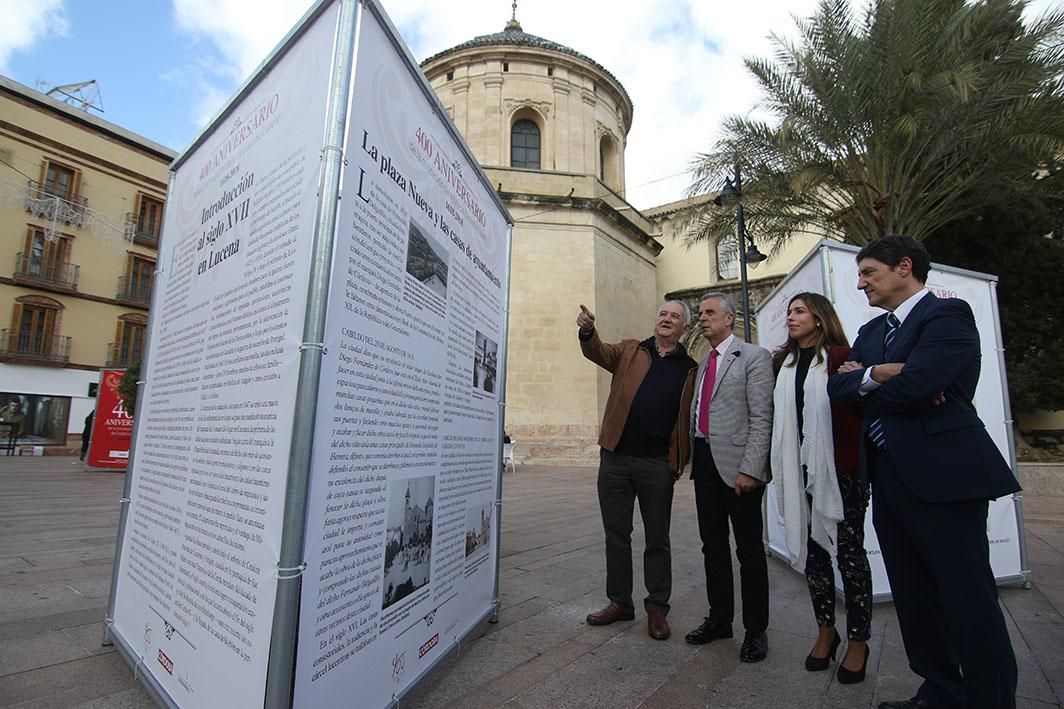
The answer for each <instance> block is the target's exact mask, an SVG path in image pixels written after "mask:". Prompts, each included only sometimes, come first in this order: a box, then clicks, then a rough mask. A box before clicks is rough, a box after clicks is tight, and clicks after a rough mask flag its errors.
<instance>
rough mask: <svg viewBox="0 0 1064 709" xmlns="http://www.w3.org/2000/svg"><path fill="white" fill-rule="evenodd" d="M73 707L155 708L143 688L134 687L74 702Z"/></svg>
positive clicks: (82, 708) (100, 708)
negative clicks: (86, 700)
mask: <svg viewBox="0 0 1064 709" xmlns="http://www.w3.org/2000/svg"><path fill="white" fill-rule="evenodd" d="M75 707H76V709H155V702H154V701H152V699H151V698H150V697H149V696H148V694H147V693H146V692H145V691H144V690H142V689H140V688H139V687H134V688H133V689H127V690H125V691H123V692H115V693H114V694H108V695H106V696H103V697H100V698H98V699H93V700H91V701H88V702H83V703H81V704H76V705H75Z"/></svg>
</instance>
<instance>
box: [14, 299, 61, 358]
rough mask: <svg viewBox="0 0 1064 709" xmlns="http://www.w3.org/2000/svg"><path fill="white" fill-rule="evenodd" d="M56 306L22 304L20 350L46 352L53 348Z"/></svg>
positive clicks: (19, 322) (32, 352)
mask: <svg viewBox="0 0 1064 709" xmlns="http://www.w3.org/2000/svg"><path fill="white" fill-rule="evenodd" d="M55 314H56V309H55V308H48V307H42V306H40V305H30V304H23V305H22V314H21V316H20V317H19V321H18V351H19V352H26V353H30V354H44V353H46V352H48V351H49V350H51V344H52V335H53V334H55Z"/></svg>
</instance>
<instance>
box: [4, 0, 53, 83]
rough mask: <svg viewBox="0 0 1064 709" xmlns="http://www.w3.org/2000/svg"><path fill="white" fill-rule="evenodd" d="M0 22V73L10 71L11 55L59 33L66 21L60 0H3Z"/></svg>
mask: <svg viewBox="0 0 1064 709" xmlns="http://www.w3.org/2000/svg"><path fill="white" fill-rule="evenodd" d="M0 13H2V14H3V18H4V19H3V22H0V73H4V74H7V73H9V72H10V69H9V66H8V62H9V61H10V60H11V55H12V54H14V53H15V52H18V51H23V50H26V49H29V48H30V47H32V46H33V45H34V44H35V43H36V42H38V41H40V40H42V39H45V38H48V37H63V36H65V35H66V34H67V31H68V29H69V23H68V22H67V19H66V14H65V12H64V8H63V0H4V2H3V7H2V10H0Z"/></svg>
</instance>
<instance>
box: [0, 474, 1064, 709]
mask: <svg viewBox="0 0 1064 709" xmlns="http://www.w3.org/2000/svg"><path fill="white" fill-rule="evenodd" d="M122 482H123V476H122V475H121V474H115V473H86V472H84V469H83V466H82V465H81V464H80V463H78V462H77V460H74V459H71V458H53V457H46V458H19V457H13V458H8V457H0V706H18V707H73V706H78V707H93V708H96V707H100V708H102V707H112V708H125V707H150V706H152V702H151V700H150V698H149V697H148V695H147V694H146V693H145V692H144V691H143V690H142V689H141V688H140V687H139V686H138V685H137V682H136V679H135V678H134V675H133V671H132V670H131V669H130V668H129V667H128V666H127V665H126V663H125V662H124V661H123V660H122V659H121V657H119V655H118V654H117V653H116V652H115V651H114V649H113V648H111V647H103V646H101V639H102V619H103V616H104V613H105V609H106V605H107V596H108V592H109V589H110V576H111V567H112V561H113V553H114V541H115V532H116V529H117V522H118V498H119V497H120V495H121V491H122ZM503 500H504V502H503V516H502V532H501V539H502V566H501V574H500V584H501V600H502V610H501V613H500V618H499V622H498V623H497V624H493V625H492V624H485V625H484V626H483V627H481V628H479V629H478V630H477V631H475V632H474V633H473V634H472V635H471V636H470V637H469V638H468V639H467V640H466V642H465V643H463V645H462V647H461V648H459V649H458V651H456V652H454V653H453V654H452V655H451V656H450V657H449V658H448V659H447V660H446V661H444V662H443V663H441V665H440V666H439V667H438V668H437V669H436V670H435V671H434V672H433V673H432V674H430V675H429V676H428V677H427V678H425V680H424V681H423V682H422V683H421V684H420V685H419V686H418V687H416V688H415V689H414V691H413V692H411V693H410V694H409V695H408V696H407V697H405V698H404V701H403V702H402V703H401V705H400V706H401V707H403V708H404V709H405V708H406V707H424V708H428V707H461V708H463V709H466V708H473V707H485V708H487V707H503V706H505V707H510V708H514V709H517V708H529V709H531V708H533V707H542V708H544V709H546V708H548V707H549V708H552V709H553V708H558V707H609V708H610V709H624V708H626V707H667V708H669V709H682V708H685V707H762V708H764V707H831V708H834V707H839V708H842V707H870V706H871V707H874V706H875V705H876V704H877V703H878V702H880V701H882V700H884V699H898V698H905V697H908V696H911V695H912V694H913V692H914V691H915V689H916V687H917V679H916V677H915V676H914V675H913V674H912V673H911V672H910V671H909V669H908V666H907V663H906V661H905V654H904V650H903V648H902V644H901V637H900V635H899V633H898V626H897V621H896V618H895V615H894V611H893V608H892V606H891V605H890V604H889V603H886V604H880V605H877V606H876V608H875V611H874V614H873V622H872V640H871V659H870V662H869V666H868V677H867V679H866V680H865V682H863V683H861V684H857V685H850V686H843V685H840V684H838V682H837V681H836V680H835V678H834V668H835V665H832V671H831V672H820V673H809V672H806V671H805V669H804V667H803V660H804V658H805V655H806V653H808V652H809V649H810V648H811V646H812V641H813V637H814V635H815V632H816V627H815V623H814V621H813V619H812V612H811V609H810V604H809V598H808V595H807V591H806V588H805V581H804V578H803V577H801V576H799V575H798V574H796V573H794V572H793V571H792V570H791V569H790V568H789V567H788V566H786V565H785V564H784V563H782V562H780V561H779V560H777V559H770V560H769V576H770V585H771V591H772V598H771V612H772V620H771V624H770V626H769V630H768V635H769V656H768V659H766V660H765V661H764V662H761V663H759V664H752V665H751V664H743V663H741V662H739V658H738V653H739V645H740V643H741V640H742V633H741V628H740V627H739V624H737V626H736V631H737V632H736V637H735V638H734V639H733V640H720V641H716V642H714V643H711V644H710V645H706V646H703V647H693V646H690V645H686V644H685V643H684V641H683V636H684V634H685V633H686V632H687V631H688V630H690V629H692V628H694V627H695V626H697V625H698V624H699V623H700V622H701V621H702V616H703V615H704V614H705V613H706V600H705V587H704V581H703V576H702V574H703V572H702V558H701V553H700V551H699V542H698V539H697V530H696V523H695V512H694V493H693V490H692V487H691V483H690V481H689V480H683V481H681V482H679V483H678V484H677V487H676V497H675V503H674V509H673V521H672V544H673V607H672V612H671V613H670V615H669V622H670V624H671V625H672V628H673V637H672V638H671V639H670V640H668V641H665V642H659V641H655V640H652V639H650V638H649V637H648V636H647V633H646V618H645V616H644V615H643V613H641V612H638V613H637V616H636V619H635V620H634V621H631V622H622V623H616V624H614V625H611V626H607V627H591V626H588V625H586V624H585V623H584V616H585V615H586V614H587V613H588V611H590V610H595V609H598V608H599V607H601V606H602V605H604V604H605V602H606V599H605V595H604V578H603V574H604V554H603V534H602V529H601V525H600V522H599V515H598V504H597V501H596V496H595V471H594V469H592V468H561V467H532V466H520V467H519V468H518V472H517V474H510V473H507V475H506V476H505V479H504V485H503ZM1024 508H1025V517H1026V521H1025V527H1026V532H1027V543H1028V548H1029V555H1030V567H1031V570H1032V574H1033V579H1034V587H1033V588H1032V589H1030V590H1025V589H1022V588H1019V587H1008V588H1003V589H1002V590H1001V598H1002V602H1003V604H1004V608H1005V615H1006V619H1007V622H1008V626H1009V632H1010V633H1011V635H1012V642H1013V646H1014V648H1015V650H1016V655H1017V659H1018V662H1019V667H1020V684H1019V692H1018V695H1019V705H1020V706H1021V707H1050V706H1061V702H1062V701H1064V498H1061V497H1041V498H1036V497H1027V498H1025V499H1024ZM641 535H642V528H641V525H640V523H639V521H638V515H637V519H636V528H635V533H634V541H635V544H634V546H635V556H636V559H635V562H636V578H637V579H641V577H642V575H641V574H642V572H641V569H640V568H639V566H640V555H641V553H642V544H641V542H640V537H641ZM637 605H639V604H638V603H637ZM844 625H845V619H844V617H843V614H842V612H841V609H840V618H839V628H840V629H841V628H843V627H844ZM351 706H357V704H352V705H351Z"/></svg>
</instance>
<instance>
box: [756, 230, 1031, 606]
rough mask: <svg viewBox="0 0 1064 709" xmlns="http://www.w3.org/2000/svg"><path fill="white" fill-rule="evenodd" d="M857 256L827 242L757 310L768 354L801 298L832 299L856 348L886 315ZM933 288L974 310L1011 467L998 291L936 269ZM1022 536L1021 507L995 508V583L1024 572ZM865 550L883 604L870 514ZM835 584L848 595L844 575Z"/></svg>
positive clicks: (988, 420) (779, 543) (775, 527)
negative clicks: (864, 329)
mask: <svg viewBox="0 0 1064 709" xmlns="http://www.w3.org/2000/svg"><path fill="white" fill-rule="evenodd" d="M857 252H858V249H857V248H856V247H853V246H843V245H841V244H836V243H833V242H830V241H824V242H821V244H820V245H819V246H818V247H817V248H816V249H814V250H813V252H812V253H810V255H809V256H808V257H807V258H806V259H805V260H804V261H802V262H801V263H800V264H799V265H798V266H797V267H796V268H795V269H794V270H793V271H792V272H791V273H790V275H788V276H787V278H786V279H785V280H784V281H783V282H782V283H781V284H780V285H779V286H777V288H776V289H775V290H774V291H773V292H772V293H771V294H770V295H769V296H768V297H767V298H766V299H765V300H764V301H762V302H761V304H760V305H759V306H758V309H757V313H756V317H757V323H758V343H759V344H760V345H761V346H762V347H766V348H768V349H769V350H773V349H775V348H777V347H779V346H780V345H782V344H783V343H784V342H785V341H786V339H787V330H786V325H785V320H786V312H787V303H788V302H789V301H790V299H791V298H792V297H794V296H795V295H796V294H798V293H801V292H803V291H812V292H815V293H821V294H823V295H827V296H828V297H829V298H830V299H831V301H832V304H833V305H834V306H835V310H836V311H837V312H838V314H839V319H840V320H841V321H842V325H843V328H844V329H845V330H846V336H847V337H848V338H849V340H850V343H851V344H852V343H853V341H854V339H856V337H857V331H858V329H860V327H861V326H862V325H863V324H865V323H866V322H868V321H869V320H871V319H872V318H874V317H876V316H877V315H880V314H882V312H883V311H882V310H880V309H879V308H872V307H869V305H868V300H867V299H866V298H865V295H864V293H863V292H861V291H859V290H857V262H856V261H855V257H856V255H857ZM927 287H928V289H930V291H931V292H932V293H934V294H935V295H937V296H939V297H941V298H960V299H962V300H965V301H967V302H968V304H969V305H971V307H972V312H973V313H974V315H975V321H976V324H977V326H978V328H979V337H980V343H979V344H980V348H981V350H982V368H981V371H980V375H979V384H978V385H977V387H976V392H975V408H976V411H977V412H978V413H979V417H980V418H981V419H982V420H983V423H984V424H986V429H987V432H988V433H989V434H990V437H991V438H992V439H993V440H994V443H995V444H997V447H998V449H999V450H1000V451H1001V455H1002V456H1003V457H1004V458H1005V460H1007V461H1008V460H1011V453H1010V451H1009V435H1010V431H1009V423H1008V420H1007V419H1008V417H1007V415H1006V410H1007V409H1006V402H1005V400H1004V387H1003V386H1002V384H1003V382H1004V377H1005V372H1004V371H1003V369H1002V362H1001V358H1000V357H999V349H1000V346H1001V345H1000V343H999V342H998V335H997V333H998V328H997V327H995V325H996V323H997V320H998V313H997V310H996V308H995V303H996V300H995V297H994V290H993V289H994V287H995V281H994V279H993V278H992V277H989V276H984V275H982V274H978V273H973V272H970V271H962V270H960V269H953V268H950V267H948V266H941V265H938V264H932V265H931V273H930V274H929V275H928V279H927ZM776 492H777V491H776V486H775V484H770V485H769V486H768V490H767V495H766V505H767V510H768V513H767V516H766V519H765V526H766V531H767V534H768V542H769V547H770V548H771V549H772V550H773V551H774V552H775V553H777V554H778V555H779V556H780V557H782V558H787V546H786V537H785V534H784V527H783V518H782V517H781V515H780V513H779V506H778V495H777V494H776ZM1018 529H1019V527H1018V517H1017V514H1016V505H1015V502H1014V501H1013V499H1012V498H1011V497H1005V498H1001V499H998V500H995V501H993V502H991V503H990V511H989V514H988V519H987V532H988V534H989V537H990V564H991V567H992V569H993V571H994V576H995V578H998V579H1014V578H1016V577H1018V576H1019V575H1020V574H1021V572H1022V566H1023V565H1022V560H1021V558H1020V556H1021V554H1020V539H1019V536H1018V535H1019V532H1018ZM865 548H866V549H867V550H868V561H869V563H870V564H871V566H872V591H873V593H874V594H875V595H876V596H877V597H883V596H886V595H887V594H889V593H890V584H889V583H888V581H887V573H886V569H885V568H884V566H883V558H882V555H881V553H880V549H879V541H878V539H877V538H876V533H875V529H874V528H873V526H872V512H871V506H869V511H868V513H867V514H866V515H865ZM836 582H837V584H839V586H840V588H841V579H840V578H839V577H838V571H837V570H836Z"/></svg>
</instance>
